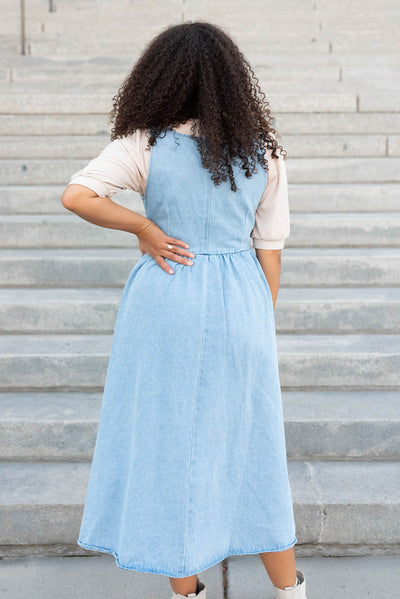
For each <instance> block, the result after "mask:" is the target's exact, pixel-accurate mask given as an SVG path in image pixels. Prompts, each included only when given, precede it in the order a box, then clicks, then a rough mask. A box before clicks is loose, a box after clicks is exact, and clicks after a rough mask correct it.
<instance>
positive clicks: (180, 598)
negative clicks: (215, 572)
mask: <svg viewBox="0 0 400 599" xmlns="http://www.w3.org/2000/svg"><path fill="white" fill-rule="evenodd" d="M188 597H189V598H191V597H193V598H196V599H206V585H205V584H204V582H200V580H199V579H197V592H196V593H189V595H181V594H180V593H172V597H171V599H187V598H188Z"/></svg>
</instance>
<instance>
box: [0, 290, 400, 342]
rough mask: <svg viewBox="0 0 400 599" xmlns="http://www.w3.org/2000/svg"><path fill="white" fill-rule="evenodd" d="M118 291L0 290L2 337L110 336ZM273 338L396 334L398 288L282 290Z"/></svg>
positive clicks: (399, 307) (398, 329) (399, 327)
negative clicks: (284, 334)
mask: <svg viewBox="0 0 400 599" xmlns="http://www.w3.org/2000/svg"><path fill="white" fill-rule="evenodd" d="M121 294H122V288H121V287H116V288H106V287H103V288H98V287H95V288H83V289H74V288H59V289H57V288H56V289H29V288H8V289H7V288H5V289H2V290H1V291H0V330H1V331H2V332H3V333H42V334H43V333H46V334H54V333H72V334H74V333H101V334H104V333H105V334H107V333H112V332H113V330H114V327H115V319H116V316H117V310H118V306H119V302H120V300H121ZM275 326H276V330H277V332H279V333H317V334H321V333H353V332H359V333H363V332H364V333H380V332H381V333H384V332H386V333H400V287H376V288H373V287H372V288H370V287H352V288H343V287H342V288H340V287H339V288H332V287H329V288H312V287H309V288H295V287H282V288H281V289H280V290H279V295H278V301H277V303H276V306H275Z"/></svg>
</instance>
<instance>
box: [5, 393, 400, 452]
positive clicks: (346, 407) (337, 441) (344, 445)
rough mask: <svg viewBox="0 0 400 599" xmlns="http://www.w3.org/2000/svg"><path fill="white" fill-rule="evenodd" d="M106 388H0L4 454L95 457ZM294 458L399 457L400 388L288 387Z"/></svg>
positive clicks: (290, 447)
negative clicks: (3, 390)
mask: <svg viewBox="0 0 400 599" xmlns="http://www.w3.org/2000/svg"><path fill="white" fill-rule="evenodd" d="M101 401H102V393H100V392H98V393H71V392H70V393H65V392H64V393H63V392H59V393H35V392H25V393H2V394H0V428H1V430H2V435H1V438H0V456H1V460H2V461H7V460H12V461H16V460H19V461H42V460H50V461H51V460H66V461H85V460H87V461H90V460H91V459H92V457H93V450H94V446H95V441H96V434H97V427H98V422H99V417H100V410H101ZM282 403H283V412H284V418H285V435H286V445H287V455H288V459H289V460H305V459H307V460H341V459H343V460H349V459H351V460H366V459H369V460H395V459H399V458H400V403H399V401H398V392H397V391H347V392H345V391H317V390H316V391H283V393H282Z"/></svg>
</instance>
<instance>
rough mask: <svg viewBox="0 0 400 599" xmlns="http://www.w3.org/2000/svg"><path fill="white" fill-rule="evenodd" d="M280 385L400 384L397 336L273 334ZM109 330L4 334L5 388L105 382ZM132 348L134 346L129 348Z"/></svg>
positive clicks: (85, 386)
mask: <svg viewBox="0 0 400 599" xmlns="http://www.w3.org/2000/svg"><path fill="white" fill-rule="evenodd" d="M277 337H278V339H277V346H278V353H279V365H280V376H281V384H282V386H283V387H286V388H287V389H288V390H292V389H293V390H294V389H299V388H300V389H301V388H315V387H316V388H319V389H327V390H328V389H339V388H341V389H343V390H353V389H358V388H360V389H371V390H373V389H386V390H393V389H398V388H399V386H400V381H399V377H398V372H399V369H400V336H399V335H395V334H392V335H384V334H376V335H371V334H344V333H343V334H340V335H314V334H309V335H296V334H294V335H293V334H280V335H278V336H277ZM111 343H112V335H111V334H110V335H100V334H92V335H79V334H75V335H74V334H70V335H67V334H64V335H40V334H38V335H27V334H21V335H20V334H15V335H2V336H1V337H0V349H1V350H2V351H1V355H0V364H1V365H2V367H3V371H4V374H3V377H2V381H1V383H0V385H1V389H2V390H4V391H17V390H24V389H25V390H26V389H31V390H38V391H39V390H46V389H58V390H66V389H68V390H71V391H74V390H82V391H85V390H86V391H96V390H99V389H100V388H102V386H103V385H104V382H105V375H106V369H107V364H108V358H109V353H110V349H111ZM133 351H134V350H133Z"/></svg>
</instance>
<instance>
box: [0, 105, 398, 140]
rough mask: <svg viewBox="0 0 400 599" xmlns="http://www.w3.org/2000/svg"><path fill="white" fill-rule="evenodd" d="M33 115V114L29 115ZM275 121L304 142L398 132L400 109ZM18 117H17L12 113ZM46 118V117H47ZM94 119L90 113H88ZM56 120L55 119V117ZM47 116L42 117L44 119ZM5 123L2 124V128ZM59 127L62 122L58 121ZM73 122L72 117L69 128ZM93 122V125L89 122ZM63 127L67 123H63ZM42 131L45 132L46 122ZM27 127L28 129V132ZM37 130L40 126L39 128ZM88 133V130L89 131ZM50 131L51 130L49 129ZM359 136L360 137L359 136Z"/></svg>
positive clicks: (286, 117) (280, 129)
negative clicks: (314, 137)
mask: <svg viewBox="0 0 400 599" xmlns="http://www.w3.org/2000/svg"><path fill="white" fill-rule="evenodd" d="M32 116H34V115H32ZM274 117H275V122H274V126H276V128H277V130H278V132H279V133H280V134H281V135H301V136H302V140H303V143H304V145H305V144H306V143H307V140H308V136H312V135H328V134H331V135H334V136H337V135H345V136H346V137H347V136H359V135H371V134H380V135H385V134H387V135H393V134H394V135H395V134H399V133H400V111H399V112H397V113H396V112H386V113H385V112H371V113H368V112H355V113H354V114H351V113H348V112H332V113H304V114H298V113H295V112H294V113H285V114H282V113H279V112H278V113H275V115H274ZM15 118H17V117H15ZM22 118H24V121H22V123H23V126H24V129H25V127H32V126H34V124H35V123H33V124H32V125H29V124H28V123H26V125H25V122H26V117H23V116H22V115H21V119H22ZM47 118H49V117H47ZM91 118H92V119H93V117H91ZM54 120H55V119H54ZM46 122H47V119H46V120H45V123H46ZM50 122H51V121H49V123H50ZM5 126H6V123H4V124H3V129H4V127H5ZM54 126H58V127H61V123H60V122H59V123H57V125H54ZM74 126H75V123H74V122H73V121H72V123H71V128H72V127H74ZM90 126H91V123H90V122H89V123H87V125H86V126H85V129H86V128H88V129H89V127H90ZM92 126H93V125H92ZM1 127H2V122H1V119H0V131H1V130H2V128H1ZM64 127H67V123H65V125H64ZM8 131H9V133H8V135H9V134H11V133H13V131H15V128H14V129H13V128H11V127H9V129H8ZM44 131H46V132H47V125H46V128H45V129H44ZM61 131H62V134H64V135H66V134H67V133H66V132H65V133H64V131H65V128H64V129H62V130H61ZM28 132H29V130H28V131H27V133H28ZM39 132H40V129H39ZM79 133H80V134H81V135H82V134H83V133H86V131H85V130H83V129H80V130H79ZM88 133H90V131H89V132H88ZM49 135H50V133H49ZM361 139H362V138H361Z"/></svg>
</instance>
